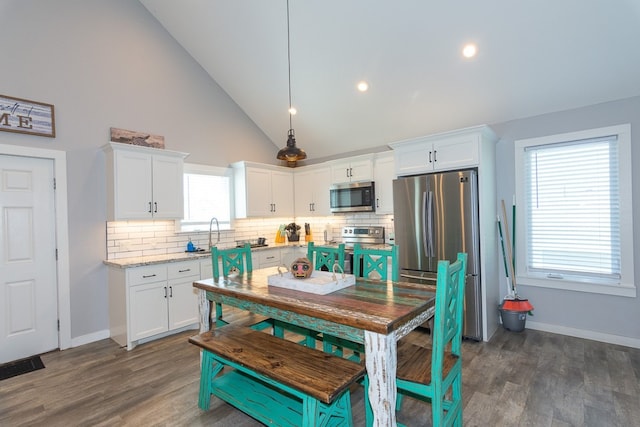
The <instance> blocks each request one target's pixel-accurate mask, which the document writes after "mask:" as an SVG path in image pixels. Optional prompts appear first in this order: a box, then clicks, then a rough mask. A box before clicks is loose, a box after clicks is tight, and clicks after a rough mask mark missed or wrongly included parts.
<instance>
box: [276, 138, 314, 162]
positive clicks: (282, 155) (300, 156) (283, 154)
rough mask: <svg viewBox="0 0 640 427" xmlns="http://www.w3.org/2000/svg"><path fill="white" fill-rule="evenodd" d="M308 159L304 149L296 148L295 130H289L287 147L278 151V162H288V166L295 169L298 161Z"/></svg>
mask: <svg viewBox="0 0 640 427" xmlns="http://www.w3.org/2000/svg"><path fill="white" fill-rule="evenodd" d="M306 158H307V153H305V152H304V150H303V149H301V148H298V147H296V136H295V134H294V132H293V129H289V137H288V138H287V146H286V147H284V148H283V149H282V150H280V151H278V160H286V162H287V166H289V167H292V168H293V167H295V166H296V162H297V161H298V160H304V159H306Z"/></svg>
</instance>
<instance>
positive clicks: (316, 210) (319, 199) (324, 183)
mask: <svg viewBox="0 0 640 427" xmlns="http://www.w3.org/2000/svg"><path fill="white" fill-rule="evenodd" d="M312 176H313V179H312V192H313V202H312V203H313V205H312V207H313V215H318V216H328V215H331V211H330V203H329V187H330V186H331V170H330V169H329V168H321V169H316V170H314V171H313V175H312ZM296 196H297V194H296Z"/></svg>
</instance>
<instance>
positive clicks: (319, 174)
mask: <svg viewBox="0 0 640 427" xmlns="http://www.w3.org/2000/svg"><path fill="white" fill-rule="evenodd" d="M293 181H294V188H295V214H296V216H327V215H330V214H331V212H330V210H329V187H330V186H331V169H330V168H329V167H326V166H323V167H315V166H305V167H302V168H296V170H295V172H294V174H293Z"/></svg>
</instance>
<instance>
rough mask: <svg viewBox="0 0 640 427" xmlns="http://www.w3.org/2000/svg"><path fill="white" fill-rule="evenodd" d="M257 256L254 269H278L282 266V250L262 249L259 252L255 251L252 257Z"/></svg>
mask: <svg viewBox="0 0 640 427" xmlns="http://www.w3.org/2000/svg"><path fill="white" fill-rule="evenodd" d="M253 254H255V258H252V260H251V262H253V260H254V259H255V260H256V263H255V264H253V268H254V269H257V268H267V267H277V266H279V265H282V258H281V256H280V249H278V248H274V249H261V250H259V251H253V252H252V256H253Z"/></svg>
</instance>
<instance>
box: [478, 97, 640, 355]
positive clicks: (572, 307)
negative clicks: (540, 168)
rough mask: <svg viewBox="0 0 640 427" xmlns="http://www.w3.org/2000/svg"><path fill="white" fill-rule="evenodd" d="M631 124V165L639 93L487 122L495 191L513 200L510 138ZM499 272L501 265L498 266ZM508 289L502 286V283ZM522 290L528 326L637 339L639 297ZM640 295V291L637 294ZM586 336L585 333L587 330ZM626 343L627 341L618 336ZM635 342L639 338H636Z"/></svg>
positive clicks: (639, 219) (639, 161) (636, 203)
mask: <svg viewBox="0 0 640 427" xmlns="http://www.w3.org/2000/svg"><path fill="white" fill-rule="evenodd" d="M625 123H631V153H632V164H633V165H640V132H638V129H640V97H634V98H629V99H624V100H620V101H615V102H608V103H604V104H598V105H593V106H589V107H585V108H580V109H575V110H569V111H563V112H558V113H553V114H545V115H541V116H536V117H529V118H525V119H521V120H513V121H510V122H506V123H499V124H493V125H491V127H492V128H493V129H494V131H495V132H496V133H497V134H498V135H499V136H500V138H501V139H500V142H499V143H498V145H497V154H496V157H497V159H496V160H497V161H496V164H497V171H496V173H497V182H498V188H497V194H498V201H500V200H501V199H504V200H505V202H506V203H507V205H510V204H511V200H512V196H513V194H514V193H515V185H514V180H515V168H514V141H515V140H518V139H524V138H534V137H539V136H545V135H553V134H559V133H565V132H572V131H579V130H585V129H594V128H599V127H605V126H613V125H619V124H625ZM632 186H633V190H632V191H633V211H634V212H636V214H635V215H634V221H633V229H634V233H633V234H634V236H633V237H634V238H633V241H634V253H635V254H636V255H635V258H636V260H637V259H639V256H640V243H639V242H640V216H639V215H638V214H637V212H640V169H638V168H635V169H634V170H633V178H632ZM501 271H502V270H501ZM634 277H635V282H636V287H637V286H638V282H639V281H640V263H638V262H636V263H635V266H634ZM501 289H506V285H504V284H503V285H501ZM518 291H519V293H520V294H521V295H523V296H525V297H527V298H528V299H529V300H530V301H531V303H532V304H533V305H534V307H535V310H534V316H533V317H530V318H529V319H528V320H527V325H529V323H532V324H533V326H534V327H536V328H540V329H546V330H552V331H558V332H564V333H567V334H569V335H573V334H574V333H575V332H577V335H581V331H592V332H595V333H596V335H597V334H598V333H600V334H606V335H617V336H620V337H626V338H632V339H635V340H639V339H640V326H638V320H637V315H638V313H640V298H637V297H636V298H628V297H618V296H607V295H600V294H591V293H583V292H572V291H563V290H555V289H548V288H539V287H533V286H518ZM639 295H640V293H639ZM587 335H588V334H587ZM621 341H622V342H624V341H625V340H621ZM636 343H637V344H640V343H638V341H636Z"/></svg>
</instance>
